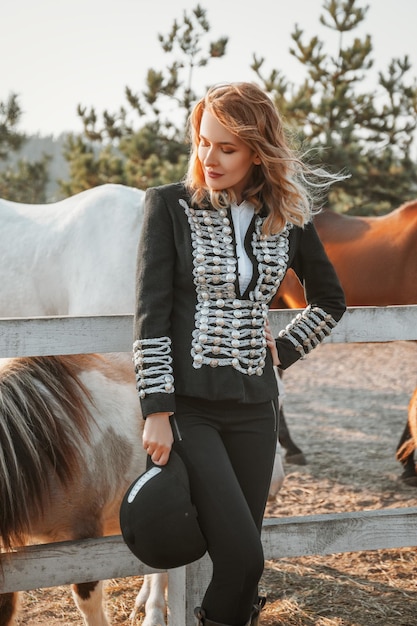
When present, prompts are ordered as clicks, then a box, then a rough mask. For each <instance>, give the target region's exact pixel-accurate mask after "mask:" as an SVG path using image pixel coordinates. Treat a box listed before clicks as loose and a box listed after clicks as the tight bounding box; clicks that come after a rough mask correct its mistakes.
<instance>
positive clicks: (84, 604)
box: [71, 581, 110, 626]
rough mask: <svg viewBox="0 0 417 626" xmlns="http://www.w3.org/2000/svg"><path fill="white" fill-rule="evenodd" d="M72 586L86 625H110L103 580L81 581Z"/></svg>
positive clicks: (76, 602) (75, 600)
mask: <svg viewBox="0 0 417 626" xmlns="http://www.w3.org/2000/svg"><path fill="white" fill-rule="evenodd" d="M71 588H72V595H73V597H74V602H75V604H76V605H77V607H78V609H79V611H80V613H81V614H82V616H83V618H84V622H85V624H86V626H110V622H109V620H108V618H107V616H106V613H105V610H104V598H103V581H98V582H91V583H80V584H76V585H71Z"/></svg>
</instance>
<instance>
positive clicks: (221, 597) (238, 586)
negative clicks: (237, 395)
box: [171, 396, 278, 626]
mask: <svg viewBox="0 0 417 626" xmlns="http://www.w3.org/2000/svg"><path fill="white" fill-rule="evenodd" d="M176 406H177V410H176V413H175V414H174V415H173V416H172V418H171V420H172V422H171V423H172V428H173V433H174V440H175V441H174V449H175V450H176V452H178V454H179V455H180V456H181V457H182V459H183V461H184V463H185V465H186V467H187V469H188V474H189V478H190V486H191V495H192V499H193V502H194V504H195V506H196V508H197V512H198V521H199V524H200V526H201V529H202V532H203V533H204V535H205V537H206V540H207V545H208V553H209V555H210V558H211V560H212V562H213V576H212V580H211V582H210V584H209V586H208V588H207V590H206V592H205V595H204V597H202V600H201V606H202V607H203V608H204V609H205V611H206V614H207V617H208V618H209V619H211V620H213V621H215V622H220V623H221V624H228V625H230V626H241V625H242V624H246V622H247V621H248V619H249V616H250V613H251V608H252V605H253V603H254V601H255V600H256V598H257V594H258V582H259V579H260V578H261V576H262V572H263V569H264V555H263V549H262V544H261V540H260V533H261V528H262V520H263V516H264V512H265V506H266V502H267V498H268V491H269V486H270V481H271V476H272V470H273V464H274V458H275V449H276V443H277V432H278V424H277V419H278V417H277V412H276V408H275V406H274V405H273V403H272V402H265V403H261V404H237V403H234V402H229V401H228V402H217V401H205V400H204V401H202V400H200V399H196V398H189V397H184V396H180V397H178V396H177V399H176Z"/></svg>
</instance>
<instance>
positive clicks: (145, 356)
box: [133, 337, 175, 398]
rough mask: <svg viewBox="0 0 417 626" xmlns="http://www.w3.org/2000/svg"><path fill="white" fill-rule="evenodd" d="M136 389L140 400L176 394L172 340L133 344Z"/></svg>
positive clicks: (138, 340)
mask: <svg viewBox="0 0 417 626" xmlns="http://www.w3.org/2000/svg"><path fill="white" fill-rule="evenodd" d="M133 363H134V365H135V372H136V388H137V390H138V393H139V397H140V398H145V396H147V395H148V394H150V393H174V391H175V389H174V376H173V375H172V372H173V370H172V366H171V363H172V356H171V339H170V338H169V337H157V338H155V339H137V340H136V341H135V342H134V344H133Z"/></svg>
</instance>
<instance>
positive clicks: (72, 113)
mask: <svg viewBox="0 0 417 626" xmlns="http://www.w3.org/2000/svg"><path fill="white" fill-rule="evenodd" d="M199 3H200V5H201V6H202V7H203V8H205V9H206V10H207V19H208V21H209V23H210V27H211V28H210V35H209V39H210V40H213V39H216V38H218V37H222V36H224V37H228V38H229V44H228V48H227V54H226V57H225V58H224V59H219V60H213V61H211V62H210V64H209V66H208V67H207V68H204V69H201V70H198V74H197V75H196V79H198V80H196V81H195V83H194V89H195V90H196V91H197V92H198V93H199V92H201V94H202V93H203V92H204V89H205V87H206V86H208V85H209V84H212V83H215V82H219V81H234V80H255V74H254V72H253V71H252V70H250V64H251V61H252V55H253V53H256V55H257V56H262V57H265V70H266V71H268V72H269V70H271V69H273V68H276V69H280V70H281V71H282V72H283V74H284V75H285V76H286V77H287V78H288V79H290V80H292V81H293V82H295V83H297V82H300V81H301V80H302V78H303V77H304V76H305V71H304V70H303V68H302V66H301V65H300V64H299V63H298V62H297V61H296V60H295V59H294V58H293V57H292V56H291V55H290V53H289V48H290V46H291V44H292V40H291V37H290V33H291V32H292V30H293V27H294V25H295V24H296V23H298V24H299V26H300V27H301V28H303V30H304V31H305V38H306V39H307V37H308V38H310V37H311V36H314V35H317V34H318V35H319V36H320V38H321V39H323V40H325V44H326V47H325V50H326V51H327V52H334V53H336V52H337V46H338V39H337V37H336V36H334V35H333V36H332V33H331V32H330V31H329V29H324V28H323V27H321V26H320V24H319V15H320V13H321V12H322V7H323V0H285V1H284V0H255V1H254V2H251V3H243V2H242V0H200V1H199ZM197 4H198V2H197V1H195V0H117V1H115V0H113V1H109V0H38V1H35V0H5V1H4V2H3V6H2V9H1V16H2V28H1V37H0V59H1V61H0V101H2V100H3V101H4V100H5V99H6V98H7V97H8V95H9V94H10V93H11V92H15V93H17V94H18V95H19V102H20V105H21V107H22V110H23V117H22V121H21V125H20V130H22V131H24V132H27V133H37V132H39V133H40V134H42V135H46V134H54V135H58V134H59V133H61V132H64V131H66V130H73V131H76V132H77V131H81V130H82V126H81V122H80V120H79V118H78V116H77V113H76V108H77V104H82V105H84V106H87V107H90V106H93V107H95V108H96V111H97V112H98V113H100V112H102V111H103V110H104V109H107V110H109V111H116V110H118V108H119V107H120V106H121V105H125V104H126V100H125V96H124V89H125V86H126V85H127V86H129V87H130V88H131V89H132V90H133V91H137V92H140V91H141V89H142V88H143V86H144V77H145V75H146V71H147V70H148V69H149V68H150V67H153V68H154V69H159V70H163V69H164V68H165V67H166V66H167V64H168V61H169V57H168V56H167V55H166V54H164V53H163V52H162V50H161V46H160V44H159V42H158V33H161V34H164V35H166V34H167V33H168V31H169V30H170V28H171V25H172V23H173V20H174V19H175V18H176V19H178V21H181V19H182V14H183V11H184V10H186V11H187V12H189V11H190V10H191V9H193V8H195V7H196V6H197ZM365 4H368V5H369V7H370V8H369V11H368V14H367V18H366V20H365V22H364V24H363V26H362V28H361V29H360V30H359V29H357V30H355V31H354V34H355V35H356V36H363V35H364V34H366V33H369V34H370V35H371V36H372V41H373V46H374V50H373V54H372V57H373V58H374V60H375V68H374V70H372V73H373V75H374V77H376V75H377V70H378V69H385V68H386V67H387V65H388V62H389V61H390V60H391V59H392V58H393V57H403V56H404V55H405V54H408V55H409V57H410V60H411V62H412V66H413V67H412V72H411V73H410V77H415V76H417V43H416V28H417V26H416V25H417V0H368V2H367V3H366V2H365V1H363V2H361V6H364V5H365ZM375 80H376V78H375Z"/></svg>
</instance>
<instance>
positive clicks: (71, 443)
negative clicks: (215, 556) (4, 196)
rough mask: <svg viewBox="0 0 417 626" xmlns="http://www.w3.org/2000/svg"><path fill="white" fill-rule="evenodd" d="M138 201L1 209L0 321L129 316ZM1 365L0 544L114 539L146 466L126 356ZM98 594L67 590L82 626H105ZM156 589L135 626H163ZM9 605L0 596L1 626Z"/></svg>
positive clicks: (90, 199)
mask: <svg viewBox="0 0 417 626" xmlns="http://www.w3.org/2000/svg"><path fill="white" fill-rule="evenodd" d="M143 197H144V192H143V191H139V190H137V189H133V188H130V187H124V186H121V185H103V186H101V187H97V188H94V189H92V190H88V191H85V192H82V193H80V194H77V195H75V196H72V197H70V198H67V199H65V200H62V201H60V202H56V203H51V204H47V205H25V204H20V203H14V202H9V201H5V200H0V317H36V316H50V315H96V314H97V315H98V314H129V313H132V312H133V306H134V305H133V303H134V266H135V258H136V249H137V242H138V238H139V231H140V227H141V222H142V215H143ZM0 363H1V366H0V389H1V391H0V398H1V401H0V411H1V413H0V419H1V426H0V428H1V437H0V462H1V476H0V502H1V507H0V510H1V516H0V518H1V522H0V544H2V545H3V548H4V549H9V548H10V547H11V546H12V545H27V544H28V543H30V542H33V541H39V540H41V541H48V542H49V541H57V540H65V539H76V538H85V537H97V536H100V535H102V534H104V533H108V532H111V533H112V534H113V533H114V532H119V530H118V507H119V504H120V501H121V498H122V496H123V493H124V491H123V490H124V489H125V488H127V486H128V483H129V481H132V480H133V479H134V478H136V477H137V475H138V474H139V473H141V471H142V469H143V467H144V456H145V455H144V452H143V449H142V445H141V432H140V425H141V422H142V418H141V414H140V404H139V401H138V398H137V394H136V391H135V380H134V375H133V370H132V367H133V366H132V362H131V354H119V355H106V356H98V355H88V356H85V355H84V356H82V355H81V356H79V355H78V356H68V357H53V358H52V357H39V358H28V359H1V360H0ZM34 432H35V433H36V437H34ZM68 494H70V495H71V497H70V498H68V497H67V495H68ZM63 503H64V504H65V506H64V507H63V506H62V504H63ZM101 587H102V585H101V583H96V582H92V583H90V584H88V585H86V584H84V585H75V586H74V588H73V593H74V598H75V601H76V603H77V605H78V606H79V608H80V610H81V612H82V613H83V615H84V620H85V622H86V624H88V625H89V626H105V625H106V626H107V624H109V622H108V621H107V618H106V617H105V613H104V609H103V602H102V600H101V594H102V590H101ZM165 587H166V574H152V575H148V576H145V577H144V582H143V585H142V587H141V590H140V593H139V595H138V597H137V599H136V603H135V610H136V609H137V608H139V607H140V606H141V605H145V609H146V617H145V620H144V622H143V624H144V626H160V625H161V624H165V621H164V620H165V617H164V615H165ZM16 606H17V603H16V596H15V595H13V594H4V595H0V626H9V624H12V623H13V621H12V619H13V618H12V615H14V614H15V612H16Z"/></svg>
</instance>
